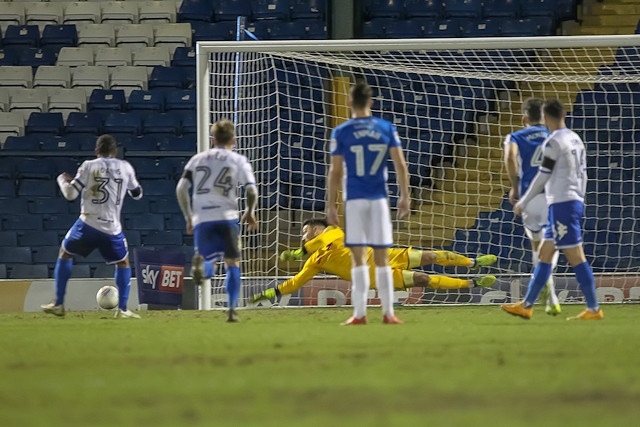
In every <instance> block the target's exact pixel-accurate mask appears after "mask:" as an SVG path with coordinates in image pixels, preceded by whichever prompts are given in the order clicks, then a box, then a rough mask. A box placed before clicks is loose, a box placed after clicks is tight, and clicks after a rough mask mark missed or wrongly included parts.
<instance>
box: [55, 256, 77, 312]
mask: <svg viewBox="0 0 640 427" xmlns="http://www.w3.org/2000/svg"><path fill="white" fill-rule="evenodd" d="M72 269H73V260H72V259H62V258H58V260H57V261H56V268H55V269H54V270H53V277H54V279H55V283H56V305H60V304H63V303H64V294H65V293H66V292H67V282H69V278H70V277H71V270H72Z"/></svg>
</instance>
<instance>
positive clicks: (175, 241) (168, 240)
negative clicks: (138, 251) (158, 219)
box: [142, 230, 182, 246]
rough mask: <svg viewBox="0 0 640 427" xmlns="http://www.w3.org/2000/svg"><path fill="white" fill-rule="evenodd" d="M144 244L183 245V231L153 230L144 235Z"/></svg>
mask: <svg viewBox="0 0 640 427" xmlns="http://www.w3.org/2000/svg"><path fill="white" fill-rule="evenodd" d="M142 244H143V245H144V246H182V232H180V231H178V230H164V231H151V232H150V233H149V234H147V235H145V236H143V237H142Z"/></svg>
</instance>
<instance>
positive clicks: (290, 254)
mask: <svg viewBox="0 0 640 427" xmlns="http://www.w3.org/2000/svg"><path fill="white" fill-rule="evenodd" d="M303 256H304V249H302V248H299V249H289V250H286V251H283V252H282V253H281V254H280V261H282V262H286V261H297V260H299V259H300V258H302V257H303Z"/></svg>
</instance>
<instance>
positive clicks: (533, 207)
mask: <svg viewBox="0 0 640 427" xmlns="http://www.w3.org/2000/svg"><path fill="white" fill-rule="evenodd" d="M548 223H549V207H548V206H547V198H546V197H545V195H544V193H540V194H538V195H537V196H535V197H534V198H533V199H531V201H530V202H529V204H527V208H526V209H525V210H524V211H523V212H522V224H523V225H524V231H525V232H526V233H527V236H528V237H529V239H531V240H533V241H535V242H539V241H540V240H542V236H543V234H544V233H543V231H544V230H545V228H546V226H547V224H548Z"/></svg>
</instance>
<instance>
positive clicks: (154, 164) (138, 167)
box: [129, 157, 174, 180]
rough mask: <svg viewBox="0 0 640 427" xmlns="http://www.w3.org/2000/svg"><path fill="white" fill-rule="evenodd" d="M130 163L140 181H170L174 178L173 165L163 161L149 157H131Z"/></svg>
mask: <svg viewBox="0 0 640 427" xmlns="http://www.w3.org/2000/svg"><path fill="white" fill-rule="evenodd" d="M129 163H131V165H132V166H133V168H134V169H135V171H136V176H137V177H138V178H139V179H143V180H146V179H170V178H172V177H173V172H174V171H173V165H172V164H171V163H166V162H162V161H161V159H158V160H156V159H154V158H149V157H131V158H130V159H129Z"/></svg>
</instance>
